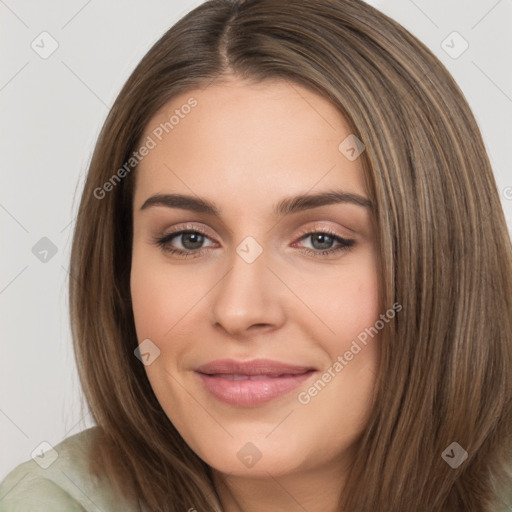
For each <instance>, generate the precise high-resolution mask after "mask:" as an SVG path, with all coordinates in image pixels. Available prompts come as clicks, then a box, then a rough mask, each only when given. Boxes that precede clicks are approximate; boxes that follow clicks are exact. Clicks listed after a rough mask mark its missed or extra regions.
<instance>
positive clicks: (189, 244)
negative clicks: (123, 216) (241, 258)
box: [153, 227, 355, 258]
mask: <svg viewBox="0 0 512 512" xmlns="http://www.w3.org/2000/svg"><path fill="white" fill-rule="evenodd" d="M175 239H176V240H179V241H180V244H181V247H175V246H174V245H173V240H175ZM306 239H310V240H311V245H312V246H313V247H312V248H309V247H303V248H302V251H303V252H304V253H306V254H308V255H312V256H315V257H322V256H328V255H332V254H335V253H340V252H343V251H348V250H349V249H350V248H351V247H352V246H353V245H354V244H355V240H352V239H347V238H343V237H341V236H338V235H337V234H336V233H334V232H333V231H331V230H329V229H319V230H314V231H304V232H302V233H301V237H300V239H299V242H300V241H303V240H306ZM205 240H211V239H210V237H209V236H208V235H207V234H206V233H205V232H204V231H202V230H200V229H199V228H196V227H194V228H193V229H192V228H191V229H185V230H180V231H175V232H172V233H169V234H167V235H165V236H163V237H159V238H156V239H155V240H154V241H153V242H154V243H155V244H156V245H158V246H159V247H160V248H161V249H162V251H164V252H166V253H168V254H173V255H176V256H178V257H182V258H195V257H198V256H201V254H202V253H203V252H204V251H205V250H209V249H211V247H212V246H211V245H210V246H207V247H203V244H204V242H205ZM297 243H298V242H295V244H297ZM295 244H294V245H295ZM333 244H334V247H333Z"/></svg>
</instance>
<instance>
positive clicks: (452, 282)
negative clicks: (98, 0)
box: [0, 0, 512, 512]
mask: <svg viewBox="0 0 512 512" xmlns="http://www.w3.org/2000/svg"><path fill="white" fill-rule="evenodd" d="M511 271H512V249H511V245H510V238H509V235H508V233H507V229H506V224H505V219H504V215H503V212H502V209H501V205H500V202H499V196H498V193H497V190H496V184H495V181H494V177H493V174H492V169H491V166H490V163H489V160H488V157H487V155H486V152H485V148H484V144H483V141H482V138H481V135H480V132H479V130H478V127H477V125H476V122H475V120H474V117H473V116H472V114H471V111H470V109H469V107H468V105H467V103H466V101H465V99H464V97H463V95H462V93H461V92H460V90H459V88H458V87H457V85H456V84H455V83H454V81H453V79H452V78H451V77H450V75H449V74H448V72H447V71H446V69H445V68H444V67H443V66H442V65H441V63H440V62H439V61H438V60H437V59H436V58H435V57H434V56H433V55H432V53H431V52H430V51H429V50H427V49H426V48H425V46H424V45H422V44H421V43H420V42H419V41H418V40H417V39H415V38H414V37H413V36H411V34H409V33H408V32H407V31H406V30H405V29H404V28H402V27H401V26H399V25H398V24H397V23H395V22H393V21H392V20H390V19H389V18H387V17H386V16H385V15H383V14H382V13H380V12H378V11H377V10H375V9H373V8H371V7H370V6H368V5H366V4H365V3H363V2H360V1H358V0H344V1H340V0H315V1H311V2H299V1H298V0H286V1H284V0H278V1H276V0H272V1H270V0H252V1H235V0H211V1H208V2H205V3H204V4H202V5H200V6H199V7H198V8H196V9H194V10H193V11H192V12H191V13H189V14H187V15H186V16H185V17H184V18H183V19H181V20H180V21H179V22H178V23H177V24H176V25H175V26H174V27H172V28H171V29H170V30H169V31H168V32H167V33H166V34H165V35H164V36H163V37H162V38H161V39H160V40H159V41H158V42H157V43H156V44H155V45H154V47H153V48H152V49H151V50H150V51H149V52H148V54H147V55H146V56H145V57H144V59H143V60H142V61H141V63H140V64H139V65H138V67H137V68H136V70H135V71H134V72H133V74H132V76H131V77H130V78H129V80H128V81H127V83H126V85H125V86H124V88H123V90H122V91H121V93H120V94H119V96H118V98H117V100H116V102H115V104H114V106H113V108H112V110H111V112H110V114H109V116H108V118H107V120H106V123H105V126H104V128H103V130H102V133H101V134H100V137H99V140H98V143H97V145H96V149H95V152H94V155H93V159H92V162H91V165H90V169H89V173H88V177H87V181H86V184H85V188H84V191H83V194H82V200H81V204H80V210H79V215H78V218H77V223H76V228H75V233H74V239H73V248H72V255H71V271H70V274H71V276H72V277H73V278H72V279H71V280H70V303H71V317H72V328H73V339H74V344H75V353H76V357H77V363H78V369H79V372H80V376H81V382H82V386H83V389H84V393H85V395H86V398H87V401H88V404H89V407H90V410H91V412H92V414H93V417H94V418H95V421H96V423H97V425H98V426H97V427H94V428H93V429H89V430H87V431H85V432H83V433H80V434H77V435H75V436H73V437H71V438H68V439H66V440H65V441H63V442H62V443H61V444H60V445H58V446H57V447H56V448H55V449H56V451H57V452H58V453H59V457H58V459H57V460H56V461H55V462H54V463H53V464H52V465H51V466H49V467H48V468H47V469H41V468H39V467H38V466H37V464H35V463H34V462H33V461H31V462H29V463H25V464H24V465H21V466H19V467H18V468H16V469H15V470H14V471H13V472H12V473H11V474H10V475H9V476H8V478H7V479H6V480H5V481H4V482H3V484H2V496H5V497H4V498H3V500H2V501H0V504H2V506H3V509H2V510H5V511H6V512H9V511H14V510H29V509H31V510H55V509H56V507H57V506H60V507H61V509H62V510H97V509H100V510H104V511H107V510H167V511H178V510H179V511H182V510H189V511H193V510H197V511H220V510H222V511H226V512H234V511H239V510H244V511H253V510H266V511H272V510H287V511H295V510H308V511H311V512H313V511H316V510H322V511H326V510H329V511H344V512H349V511H375V510H385V511H400V512H403V511H412V510H422V511H423V510H424V511H432V510H436V511H446V512H456V511H461V512H462V511H468V510H471V511H498V510H508V508H507V507H510V506H512V504H511V502H510V498H511V494H512V493H511V488H512V485H511V476H510V464H511V461H512V449H511V448H512V447H511V439H512V437H511V434H512V428H511V426H512V401H511V396H512V395H511V390H512V325H511V322H512V320H511V319H512V302H511V300H510V297H511V296H512V277H511V276H512V272H511ZM23 474H25V475H26V478H22V479H21V480H20V478H21V477H22V475H23ZM27 475H28V476H27ZM17 480H20V481H19V483H18V484H17V485H16V487H13V484H14V483H15V482H16V481H17ZM7 491H9V494H7V495H6V494H4V493H5V492H7ZM33 504H34V505H33ZM16 507H18V508H16ZM30 507H33V508H30Z"/></svg>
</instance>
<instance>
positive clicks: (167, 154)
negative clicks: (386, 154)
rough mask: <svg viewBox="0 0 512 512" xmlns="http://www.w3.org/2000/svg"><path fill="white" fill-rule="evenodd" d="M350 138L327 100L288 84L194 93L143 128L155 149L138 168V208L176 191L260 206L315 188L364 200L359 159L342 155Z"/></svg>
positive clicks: (219, 86)
mask: <svg viewBox="0 0 512 512" xmlns="http://www.w3.org/2000/svg"><path fill="white" fill-rule="evenodd" d="M350 135H351V129H350V126H349V124H348V122H347V121H346V119H345V118H344V117H343V115H342V114H341V113H340V112H339V110H338V109H336V108H335V107H334V106H333V105H332V104H331V103H330V102H329V101H327V100H326V99H325V98H323V97H322V96H319V95H318V94H316V93H313V92H311V91H310V90H309V89H307V88H305V87H303V86H301V85H298V84H295V83H291V82H289V81H285V80H282V81H275V80H274V81H265V82H260V83H256V84H254V83H248V82H243V81H241V80H235V79H233V80H230V81H227V82H223V83H214V84H211V85H209V86H207V87H206V88H198V89H194V90H190V91H188V92H186V93H184V94H181V95H179V96H176V97H175V98H173V99H172V100H171V101H170V102H168V103H167V104H166V105H164V107H163V108H161V109H160V110H159V111H158V112H157V114H156V115H155V116H154V117H153V118H152V119H151V120H150V122H149V123H148V124H147V126H146V127H145V130H144V135H143V137H142V139H141V140H142V141H143V142H144V141H149V140H151V141H152V142H151V144H150V145H151V146H152V149H151V150H150V151H149V152H148V153H147V155H146V156H145V157H143V158H142V160H141V161H140V163H139V166H138V168H137V171H136V174H137V180H136V189H135V198H134V203H135V206H136V207H137V206H138V207H140V205H141V204H142V203H143V202H144V199H145V198H146V197H147V196H148V195H151V194H155V193H165V192H172V191H175V192H182V193H187V194H190V193H195V194H198V195H201V196H212V195H213V196H216V197H217V198H219V201H221V200H222V198H223V197H224V198H231V199H230V200H231V201H232V202H236V201H237V200H239V201H241V202H244V201H248V200H249V198H251V199H253V200H255V201H256V200H258V203H259V204H265V203H269V202H274V200H276V201H277V200H278V199H279V198H280V197H282V196H283V195H290V194H293V193H294V192H297V193H304V192H305V191H307V190H309V189H313V188H315V189H317V188H321V189H329V188H331V189H332V188H338V189H339V188H342V189H344V190H346V191H347V192H352V193H359V194H363V195H366V190H365V182H364V176H363V171H362V166H361V163H360V160H359V159H356V160H354V161H351V160H349V159H347V157H346V156H345V154H344V153H343V152H342V151H341V150H340V148H339V146H340V143H342V141H344V140H345V139H346V138H347V137H348V136H350Z"/></svg>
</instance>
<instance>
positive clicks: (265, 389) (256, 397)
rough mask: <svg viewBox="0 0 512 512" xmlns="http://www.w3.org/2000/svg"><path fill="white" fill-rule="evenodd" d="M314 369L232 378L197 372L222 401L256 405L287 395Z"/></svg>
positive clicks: (246, 405) (248, 405)
mask: <svg viewBox="0 0 512 512" xmlns="http://www.w3.org/2000/svg"><path fill="white" fill-rule="evenodd" d="M313 373H315V372H314V371H310V372H306V373H301V374H300V375H285V376H283V377H268V378H264V379H255V380H251V379H245V380H231V379H228V378H225V377H222V376H220V375H206V374H204V373H197V375H199V377H200V378H201V380H202V381H203V383H204V385H205V387H206V389H207V390H208V391H209V392H210V393H211V394H212V395H213V396H214V397H215V398H217V399H219V400H220V401H221V402H225V403H227V404H230V405H236V406H239V407H254V406H257V405H260V404H263V403H265V402H269V401H270V400H273V399H274V398H277V397H279V396H282V395H285V394H286V393H288V392H290V391H291V390H292V389H295V388H296V387H298V386H300V385H301V384H302V383H303V382H304V381H306V380H307V379H309V378H310V377H311V375H313Z"/></svg>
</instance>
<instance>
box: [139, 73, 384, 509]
mask: <svg viewBox="0 0 512 512" xmlns="http://www.w3.org/2000/svg"><path fill="white" fill-rule="evenodd" d="M191 97H193V98H195V99H196V100H197V106H195V107H194V108H193V109H192V110H191V112H190V113H189V114H187V115H186V116H184V117H183V119H180V121H179V124H177V125H176V126H175V127H174V128H173V130H172V131H170V133H169V134H168V135H166V136H165V137H163V139H162V141H161V142H159V143H158V144H157V146H156V147H155V148H154V149H152V150H151V151H150V152H149V154H148V155H147V156H145V158H144V159H143V160H142V162H141V163H140V164H139V167H138V168H137V171H136V172H137V181H136V187H135V193H134V201H133V208H134V217H133V219H134V238H133V259H132V270H131V294H132V301H133V311H134V317H135V324H136V330H137V336H138V340H139V343H140V342H142V340H144V339H146V338H149V339H151V340H152V342H154V343H155V345H157V346H158V348H159V349H160V351H161V352H160V356H159V357H158V358H157V359H155V361H154V362H153V363H152V364H151V365H149V366H146V367H145V369H146V372H147V375H148V378H149V380H150V383H151V386H152V388H153V390H154V392H155V394H156V396H157V398H158V400H159V402H160V404H161V406H162V408H163V409H164V411H165V412H166V414H167V416H168V417H169V419H170V420H171V421H172V422H173V424H174V425H175V426H176V428H177V430H178V431H179V432H180V434H181V435H182V437H183V438H184V439H185V441H186V442H187V443H188V445H189V446H190V447H191V448H192V449H193V450H194V451H195V452H196V453H197V454H198V455H199V457H201V458H202V459H203V460H204V461H206V462H207V463H208V464H209V465H210V466H211V467H212V468H213V469H214V477H215V483H216V488H217V491H218V493H219V495H220V498H221V502H222V505H223V508H224V510H225V511H226V512H237V511H242V510H243V511H244V512H252V511H258V512H259V511H261V510H265V511H268V512H273V511H280V512H281V511H283V510H286V511H290V512H295V511H301V512H303V511H304V510H307V511H308V512H316V511H322V512H329V511H332V512H334V511H338V508H337V502H338V499H339V497H340V491H341V487H342V484H343V482H344V479H345V478H346V471H347V466H348V465H349V464H350V462H351V460H352V456H353V449H354V443H355V441H356V440H357V438H358V436H359V435H360V434H361V432H362V431H363V429H364V427H365V425H366V423H367V421H368V415H369V411H370V405H371V400H372V397H373V393H374V390H375V389H374V386H375V374H376V373H377V364H378V358H379V340H378V336H377V337H375V338H374V339H373V340H372V341H371V342H370V343H368V345H367V346H365V347H364V348H363V349H362V350H361V351H360V352H359V353H358V354H357V355H356V356H354V358H353V359H352V360H351V361H350V362H348V364H347V365H346V366H345V367H344V369H343V371H342V372H340V373H339V374H337V375H336V376H335V377H334V378H332V379H331V381H330V382H329V383H328V384H327V385H326V386H325V387H324V388H323V389H322V390H321V391H320V392H319V393H318V394H317V395H316V396H314V397H312V398H311V400H310V402H309V403H307V404H303V403H300V402H299V401H298V399H297V395H298V393H299V392H301V391H304V390H306V391H307V390H308V389H309V388H310V387H311V386H312V385H313V384H314V382H315V381H317V379H318V378H320V377H321V375H322V373H323V372H325V371H326V370H327V369H328V368H329V367H332V365H333V362H334V361H336V360H337V357H338V356H340V355H343V354H344V353H345V352H346V351H347V350H348V349H349V347H350V345H351V343H352V342H353V340H354V339H355V338H356V336H357V335H358V334H359V333H360V332H361V331H363V330H364V329H365V328H367V327H369V326H372V325H373V324H374V323H375V321H376V320H377V319H378V318H379V314H380V313H381V312H382V311H381V310H380V309H379V303H378V286H379V285H378V270H377V269H378V253H377V243H376V233H375V227H374V223H373V220H372V219H373V217H372V211H371V209H370V208H369V207H367V206H361V205H358V204H354V203H352V202H337V203H333V204H326V205H323V206H317V207H315V208H310V209H306V210H302V211H296V212H293V213H288V214H284V215H279V216H276V215H275V214H274V213H273V207H274V205H276V204H277V203H279V201H281V200H283V199H284V198H288V197H291V196H296V195H299V194H307V195H311V194H316V193H320V192H325V191H340V190H342V191H344V192H346V193H350V194H354V195H358V196H361V197H362V198H366V199H368V198H369V196H368V192H367V190H366V186H365V181H364V175H363V169H362V165H361V162H360V159H356V160H354V161H350V160H349V159H347V158H346V156H345V155H344V154H343V153H342V152H340V150H339V149H338V146H339V144H340V142H341V141H343V140H344V139H345V138H346V137H347V136H348V135H349V134H350V133H351V130H350V128H349V126H348V124H347V122H346V121H345V119H344V118H343V116H342V115H341V114H340V113H339V111H338V110H337V109H336V108H335V107H334V106H333V105H332V104H331V103H330V102H328V101H327V100H326V99H324V98H322V97H321V96H319V95H317V94H314V93H313V92H311V91H309V90H307V89H306V88H303V87H301V86H299V85H297V84H291V83H289V82H286V81H273V82H269V81H267V82H263V83H260V84H249V83H248V82H244V81H241V79H238V78H234V77H232V78H230V79H229V81H227V82H225V83H224V82H223V83H221V82H219V83H213V84H211V85H210V86H209V87H207V88H205V89H201V88H199V89H195V90H192V91H188V92H187V93H185V94H183V95H181V96H179V97H176V98H174V99H173V100H172V101H170V102H169V103H168V104H167V105H165V106H164V108H162V109H161V110H160V111H159V112H158V113H157V114H156V115H155V116H154V118H153V119H152V120H151V121H150V122H149V123H148V125H147V127H146V131H145V134H144V137H143V138H144V139H145V138H146V137H147V136H148V135H151V133H152V131H153V130H154V128H155V127H156V126H158V125H159V124H160V123H162V122H165V121H167V120H168V119H169V117H170V115H171V114H172V112H173V111H174V110H175V109H179V108H180V106H182V105H183V104H185V103H186V102H187V100H188V99H189V98H191ZM155 194H186V195H190V196H192V197H194V198H197V197H200V198H204V199H207V200H209V201H210V202H213V203H215V205H216V207H217V208H218V209H219V211H220V216H218V217H217V216H214V215H212V214H210V213H204V212H195V211H191V210H188V209H181V208H176V207H172V208H171V207H168V206H164V205H156V206H151V207H147V208H144V209H142V210H141V206H142V205H143V204H144V203H145V201H146V200H147V199H148V198H150V197H151V196H153V195H155ZM194 229H199V230H200V232H205V233H206V236H204V235H202V234H201V233H199V235H198V236H196V238H188V239H187V237H186V236H184V235H177V236H175V237H174V238H172V239H170V240H168V242H167V246H168V247H171V248H174V249H177V250H180V249H181V250H182V251H185V252H188V253H190V254H191V257H188V258H184V257H182V256H179V255H175V254H171V253H169V252H166V251H165V250H164V249H163V247H161V246H159V245H158V244H157V243H155V239H159V238H162V237H164V236H165V235H167V234H169V233H170V232H177V231H180V230H186V231H193V230H194ZM326 229H327V230H329V231H331V232H332V233H333V234H334V236H332V235H328V236H327V238H323V239H322V238H321V237H320V238H318V235H314V233H319V232H320V233H321V232H322V230H324V231H325V230H326ZM304 232H305V233H310V234H309V235H304V234H303V233H304ZM311 233H313V235H311ZM249 236H250V237H252V238H253V239H254V240H255V241H256V242H257V244H258V245H259V246H260V247H261V249H262V253H261V254H260V255H259V256H258V257H257V258H256V259H255V260H254V261H253V262H252V263H248V262H247V261H246V260H244V259H243V258H242V257H241V256H240V255H239V253H237V250H236V249H237V247H238V246H239V245H240V244H241V243H242V242H243V241H244V240H245V239H246V238H247V237H249ZM335 237H340V238H342V239H348V240H353V241H354V243H353V245H352V246H350V247H348V248H346V249H344V250H340V251H337V252H332V253H331V254H326V255H325V254H324V255H323V254H322V252H325V251H326V250H329V249H335V248H337V247H339V246H340V242H338V241H337V239H336V238H335ZM201 241H202V243H201ZM308 249H309V253H307V250H308ZM224 358H232V359H237V360H243V361H249V360H252V359H256V358H268V359H273V360H277V361H280V362H286V363H289V364H294V365H305V364H307V365H313V366H314V367H315V368H317V369H318V371H317V372H316V373H315V374H313V375H312V376H311V377H310V378H309V379H308V380H307V381H306V383H305V384H303V385H301V386H300V387H299V388H297V389H295V390H293V391H291V392H289V393H286V394H285V395H283V396H279V397H277V398H275V399H273V400H271V401H270V402H267V403H265V404H261V405H259V406H256V407H238V406H234V405H230V404H226V403H223V402H220V401H219V400H217V399H216V398H215V397H213V396H212V395H211V394H210V393H209V392H208V391H207V390H206V389H205V388H204V386H203V385H202V382H201V381H200V380H199V379H198V378H197V374H196V373H195V372H194V368H196V367H197V366H199V365H201V364H205V363H208V362H210V361H213V360H216V359H224ZM248 442H251V443H253V444H254V445H255V446H256V447H257V448H258V450H259V452H260V453H261V458H260V460H259V461H258V462H257V463H256V464H254V465H253V466H252V467H247V466H246V465H244V464H243V463H242V462H241V460H240V459H239V458H238V457H237V453H238V452H239V450H240V449H241V448H242V447H243V446H244V445H246V443H248ZM194 505H197V506H199V504H191V506H192V507H193V506H194Z"/></svg>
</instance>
